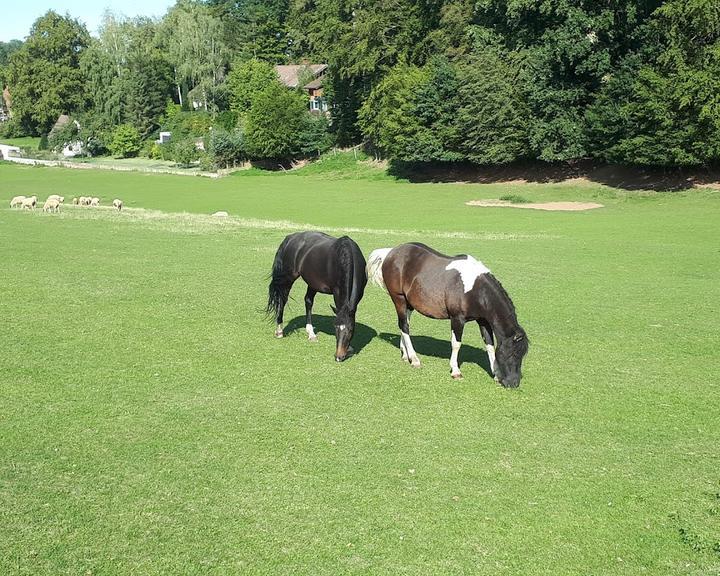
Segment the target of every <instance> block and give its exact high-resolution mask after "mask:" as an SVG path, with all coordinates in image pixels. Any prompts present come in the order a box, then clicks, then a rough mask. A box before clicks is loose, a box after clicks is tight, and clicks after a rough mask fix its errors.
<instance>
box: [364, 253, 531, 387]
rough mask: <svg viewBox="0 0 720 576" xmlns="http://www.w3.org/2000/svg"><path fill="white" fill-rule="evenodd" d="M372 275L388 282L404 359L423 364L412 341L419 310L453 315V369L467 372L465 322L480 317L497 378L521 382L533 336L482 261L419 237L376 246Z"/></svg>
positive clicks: (507, 383) (376, 280) (432, 314)
mask: <svg viewBox="0 0 720 576" xmlns="http://www.w3.org/2000/svg"><path fill="white" fill-rule="evenodd" d="M368 276H369V278H370V279H371V281H373V282H374V283H376V284H379V285H380V286H384V287H385V289H386V290H387V291H388V293H389V294H390V298H392V301H393V304H395V310H396V311H397V317H398V326H399V327H400V332H401V336H400V350H401V352H402V357H403V360H407V361H409V362H410V363H411V364H412V365H413V366H414V367H419V366H420V360H419V359H418V357H417V354H416V353H415V350H414V348H413V345H412V342H411V341H410V324H409V320H410V313H411V312H412V311H413V310H417V311H418V312H420V313H421V314H423V315H424V316H428V317H430V318H438V319H447V318H449V319H450V327H451V342H452V354H451V356H450V371H451V374H452V377H453V378H462V374H461V372H460V367H459V366H458V353H459V351H460V346H461V341H462V334H463V328H464V327H465V324H466V323H467V322H472V321H476V322H477V323H478V324H479V325H480V332H481V334H482V337H483V340H484V341H485V346H486V348H487V353H488V358H489V360H490V367H491V369H492V372H493V375H494V376H495V380H497V381H498V382H500V384H502V385H503V386H505V387H508V388H515V387H517V386H518V385H519V384H520V378H521V376H522V373H521V365H522V360H523V357H524V356H525V354H527V351H528V345H529V343H528V338H527V335H526V334H525V331H524V330H523V329H522V327H521V326H520V324H518V321H517V317H516V315H515V307H514V306H513V303H512V301H511V300H510V297H509V296H508V294H507V292H505V290H504V289H503V287H502V286H501V284H500V282H498V281H497V279H496V278H495V276H493V275H492V274H491V273H490V270H489V269H488V268H486V267H485V265H483V263H482V262H479V261H478V260H475V259H474V258H473V257H472V256H468V255H464V254H463V255H460V256H453V257H450V256H445V255H444V254H440V253H439V252H437V251H435V250H433V249H432V248H430V247H428V246H426V245H425V244H420V243H417V242H413V243H410V244H402V245H400V246H397V247H396V248H380V249H378V250H374V251H373V252H372V253H371V254H370V258H369V259H368ZM493 337H494V338H493Z"/></svg>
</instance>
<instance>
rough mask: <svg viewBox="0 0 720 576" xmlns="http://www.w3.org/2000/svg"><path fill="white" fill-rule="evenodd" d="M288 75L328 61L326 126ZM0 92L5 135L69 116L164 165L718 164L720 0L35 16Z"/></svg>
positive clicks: (340, 3) (428, 3)
mask: <svg viewBox="0 0 720 576" xmlns="http://www.w3.org/2000/svg"><path fill="white" fill-rule="evenodd" d="M301 61H307V62H312V63H327V64H328V65H329V68H328V70H329V71H328V75H327V77H326V80H325V86H324V90H325V95H326V97H327V99H328V101H329V102H330V105H331V115H330V118H329V121H328V119H326V118H325V116H323V115H312V114H310V112H309V110H308V104H307V96H306V95H304V94H303V93H302V91H300V92H298V91H292V90H288V89H287V88H285V87H284V86H283V85H282V84H280V83H279V81H278V79H277V77H276V76H275V73H274V71H273V65H275V64H282V63H289V62H301ZM0 80H2V81H3V83H5V84H7V85H8V86H9V89H10V93H11V95H12V101H13V118H12V120H11V121H10V122H5V123H4V125H3V128H2V130H3V131H4V132H5V133H6V134H8V133H14V134H30V135H39V134H47V133H48V132H49V131H50V128H51V127H52V125H53V123H54V122H55V120H56V119H57V117H58V115H59V114H60V113H67V114H71V115H73V116H74V117H77V118H78V119H79V123H80V126H81V128H80V132H81V133H82V134H81V135H82V137H83V138H84V140H85V141H86V142H87V143H88V147H89V148H90V149H91V150H94V151H96V152H97V153H102V152H103V151H105V150H112V149H113V146H115V151H116V152H118V151H119V149H120V148H122V146H125V148H130V149H132V150H130V153H133V151H135V152H137V151H140V150H141V149H143V147H144V149H145V151H146V152H147V153H148V154H149V155H153V154H155V155H162V154H164V153H166V151H163V150H157V149H154V145H153V144H152V139H154V135H155V134H156V133H157V130H158V129H160V128H163V129H171V130H173V135H174V137H175V133H177V134H178V135H179V136H183V137H185V138H193V137H205V138H206V140H207V141H208V146H207V148H209V150H210V151H211V152H212V154H213V155H214V158H215V159H216V160H217V162H216V163H226V164H227V163H231V162H233V161H235V160H236V159H237V158H239V157H250V158H293V157H295V158H297V157H300V156H304V155H305V156H306V155H310V154H314V153H317V152H320V151H322V150H324V149H327V147H329V146H332V145H340V146H345V145H352V144H357V143H361V142H362V143H364V144H365V145H366V146H367V147H369V148H370V149H371V150H373V151H374V152H375V153H376V154H377V155H379V156H383V157H386V158H389V159H393V160H402V161H409V162H435V161H470V162H473V163H478V164H504V163H509V162H515V161H522V160H542V161H548V162H553V161H568V160H574V159H579V158H588V157H591V158H597V159H600V160H603V161H608V162H614V163H627V164H640V165H653V166H665V167H676V166H697V165H713V164H717V163H718V160H720V3H718V2H717V0H669V1H665V2H663V1H659V0H604V1H602V2H595V1H590V0H415V1H411V0H292V1H290V0H240V1H229V0H206V1H199V0H179V1H178V2H177V3H176V4H175V5H174V6H173V7H172V8H171V9H170V10H169V11H168V13H167V14H166V15H165V16H164V17H163V18H162V19H160V20H153V19H148V18H121V17H118V16H116V15H113V14H112V13H107V14H106V15H105V17H104V19H103V23H102V26H101V27H100V30H99V34H98V37H97V38H92V37H91V36H90V35H89V34H88V31H87V30H86V29H85V27H84V26H83V25H82V24H80V23H79V22H78V21H77V20H75V19H73V18H72V17H70V16H68V15H65V16H61V15H58V14H56V13H54V12H48V13H47V14H46V15H44V16H42V17H41V18H39V19H38V20H37V21H36V22H35V24H34V25H33V27H32V29H31V31H30V34H29V35H28V37H27V38H26V39H25V41H24V42H22V43H20V42H15V41H13V42H12V43H8V44H2V43H0ZM195 107H198V108H199V109H198V110H193V109H194V108H195ZM118 131H120V133H119V132H118ZM115 140H117V142H115ZM144 143H146V144H144Z"/></svg>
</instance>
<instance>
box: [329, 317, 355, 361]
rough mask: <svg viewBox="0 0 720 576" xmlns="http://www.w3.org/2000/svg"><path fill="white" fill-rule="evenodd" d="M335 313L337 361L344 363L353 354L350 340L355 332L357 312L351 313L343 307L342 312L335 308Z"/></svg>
mask: <svg viewBox="0 0 720 576" xmlns="http://www.w3.org/2000/svg"><path fill="white" fill-rule="evenodd" d="M333 312H335V341H336V343H337V347H336V349H335V360H337V361H338V362H342V361H343V360H345V359H346V358H347V357H348V355H349V354H350V352H352V348H351V347H350V340H352V337H353V334H354V332H355V311H354V310H353V311H350V310H349V309H348V308H346V307H345V306H343V307H341V308H340V310H335V308H334V307H333Z"/></svg>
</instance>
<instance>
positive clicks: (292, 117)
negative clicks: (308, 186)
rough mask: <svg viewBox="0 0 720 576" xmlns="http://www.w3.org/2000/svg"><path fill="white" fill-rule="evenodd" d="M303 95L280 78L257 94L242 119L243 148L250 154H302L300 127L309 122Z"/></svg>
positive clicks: (258, 156) (260, 155)
mask: <svg viewBox="0 0 720 576" xmlns="http://www.w3.org/2000/svg"><path fill="white" fill-rule="evenodd" d="M309 115H310V112H309V110H308V103H307V98H306V97H305V96H304V95H303V94H299V93H298V92H294V91H292V90H288V89H287V88H286V87H285V86H283V85H282V84H280V82H274V83H273V84H270V86H268V87H267V88H266V89H265V90H263V91H262V92H261V93H260V94H258V95H257V96H256V97H255V99H254V101H253V104H252V107H251V108H250V111H249V112H248V114H247V117H246V120H245V148H246V150H247V151H248V154H249V155H250V156H252V157H253V158H275V159H279V158H285V159H287V158H297V157H299V156H302V155H303V148H304V144H305V143H304V142H303V130H304V129H305V128H306V127H307V126H308V125H309V124H308V116H309Z"/></svg>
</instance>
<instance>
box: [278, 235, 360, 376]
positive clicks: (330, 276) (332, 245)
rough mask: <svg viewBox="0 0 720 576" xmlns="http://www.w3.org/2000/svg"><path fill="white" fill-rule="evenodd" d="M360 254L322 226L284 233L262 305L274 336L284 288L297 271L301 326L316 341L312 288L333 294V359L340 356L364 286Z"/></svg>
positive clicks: (350, 334)
mask: <svg viewBox="0 0 720 576" xmlns="http://www.w3.org/2000/svg"><path fill="white" fill-rule="evenodd" d="M365 267H366V264H365V258H364V257H363V254H362V252H361V251H360V248H359V247H358V245H357V244H356V243H355V242H354V241H353V240H352V239H351V238H349V237H347V236H342V237H341V238H334V237H332V236H328V235H327V234H323V233H322V232H296V233H295V234H290V235H289V236H286V237H285V239H284V240H283V241H282V243H281V244H280V247H279V248H278V249H277V252H276V253H275V261H274V262H273V267H272V280H271V281H270V286H269V287H268V304H267V311H268V313H270V314H273V315H274V316H275V322H276V325H277V327H276V329H275V336H277V337H278V338H282V337H283V327H282V325H283V310H284V309H285V304H287V301H288V296H289V294H290V289H291V288H292V285H293V283H294V282H295V280H297V279H298V277H301V276H302V279H303V280H305V282H306V283H307V285H308V288H307V292H306V293H305V317H306V319H305V330H306V331H307V335H308V338H309V339H310V340H311V341H317V336H316V335H315V329H314V328H313V325H312V306H313V301H314V299H315V294H317V293H318V292H320V293H321V294H332V295H333V298H334V299H335V306H334V307H333V312H335V339H336V344H337V346H336V350H335V360H337V361H338V362H342V361H343V360H345V359H346V358H347V356H348V354H349V353H350V352H352V348H351V347H350V340H351V339H352V337H353V333H354V331H355V312H356V311H357V307H358V304H359V303H360V300H361V299H362V297H363V294H364V292H365V285H366V284H367V274H366V271H365Z"/></svg>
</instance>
